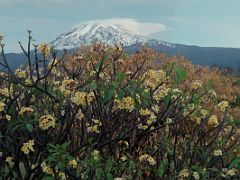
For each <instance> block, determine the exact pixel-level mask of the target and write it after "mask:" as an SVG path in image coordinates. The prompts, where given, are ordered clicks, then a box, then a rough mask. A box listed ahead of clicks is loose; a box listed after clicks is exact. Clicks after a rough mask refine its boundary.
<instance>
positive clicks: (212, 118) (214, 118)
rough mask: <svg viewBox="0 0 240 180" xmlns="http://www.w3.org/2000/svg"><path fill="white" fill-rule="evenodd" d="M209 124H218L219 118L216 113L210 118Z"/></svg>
mask: <svg viewBox="0 0 240 180" xmlns="http://www.w3.org/2000/svg"><path fill="white" fill-rule="evenodd" d="M208 124H209V125H212V126H216V125H218V118H217V116H216V115H212V116H211V117H210V118H209V120H208Z"/></svg>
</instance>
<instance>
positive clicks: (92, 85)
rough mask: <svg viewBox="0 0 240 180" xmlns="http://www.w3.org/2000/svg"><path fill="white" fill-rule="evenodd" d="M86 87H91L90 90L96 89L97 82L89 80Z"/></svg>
mask: <svg viewBox="0 0 240 180" xmlns="http://www.w3.org/2000/svg"><path fill="white" fill-rule="evenodd" d="M88 88H89V89H91V90H95V89H97V83H96V82H91V83H90V84H88Z"/></svg>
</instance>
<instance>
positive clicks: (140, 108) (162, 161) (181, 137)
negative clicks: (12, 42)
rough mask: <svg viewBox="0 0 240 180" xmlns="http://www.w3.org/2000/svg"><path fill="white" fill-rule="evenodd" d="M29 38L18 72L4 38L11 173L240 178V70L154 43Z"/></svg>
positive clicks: (3, 172) (1, 160)
mask: <svg viewBox="0 0 240 180" xmlns="http://www.w3.org/2000/svg"><path fill="white" fill-rule="evenodd" d="M1 41H2V39H1ZM31 44H32V37H31V32H29V47H27V48H26V49H28V50H25V49H24V47H23V46H22V44H21V43H20V46H21V48H22V50H23V53H25V55H26V64H25V65H23V66H21V67H19V68H18V69H16V70H13V69H11V68H10V67H9V66H8V60H7V59H6V56H5V55H4V46H3V44H2V42H1V48H2V54H1V55H2V60H3V61H2V62H1V64H0V65H1V66H2V68H3V71H2V72H1V73H0V88H1V90H0V152H1V156H0V176H1V177H3V179H109V180H111V179H116V180H117V179H237V178H239V171H240V145H239V144H240V142H239V136H240V128H239V125H240V123H239V116H238V114H239V104H238V97H239V94H238V93H239V91H237V89H238V88H239V87H238V86H237V81H239V77H237V76H235V75H224V74H223V73H221V71H219V70H214V69H213V70H211V69H208V68H206V67H200V66H194V65H192V64H191V63H189V62H188V61H186V60H183V59H182V58H181V57H178V58H179V59H178V58H177V57H167V56H166V55H164V54H158V53H155V52H153V51H152V50H150V49H147V48H142V49H140V50H139V51H138V52H137V53H135V54H132V55H127V54H126V53H125V52H124V51H123V48H122V47H121V45H116V46H108V45H104V44H100V43H96V44H93V45H91V46H85V47H82V48H81V49H79V50H77V51H76V52H74V53H67V52H66V51H64V52H63V53H62V55H59V54H58V52H57V51H56V50H55V49H54V48H53V47H50V45H48V44H46V43H42V44H40V45H34V46H33V50H32V51H31V48H32V47H31V46H30V45H31ZM210 74H211V75H210ZM234 82H235V83H234ZM221 83H224V88H225V89H228V88H229V90H222V89H223V85H222V84H221Z"/></svg>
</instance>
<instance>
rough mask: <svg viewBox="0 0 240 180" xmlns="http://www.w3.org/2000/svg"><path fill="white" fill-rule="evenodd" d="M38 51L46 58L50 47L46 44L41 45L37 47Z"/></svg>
mask: <svg viewBox="0 0 240 180" xmlns="http://www.w3.org/2000/svg"><path fill="white" fill-rule="evenodd" d="M38 51H39V52H41V53H42V54H43V55H45V56H48V55H49V53H50V47H49V45H48V44H47V43H44V42H43V43H41V44H39V45H38Z"/></svg>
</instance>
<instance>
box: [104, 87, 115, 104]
mask: <svg viewBox="0 0 240 180" xmlns="http://www.w3.org/2000/svg"><path fill="white" fill-rule="evenodd" d="M114 91H115V88H114V86H113V85H110V86H109V87H107V88H106V89H105V91H104V102H108V101H109V100H110V99H112V97H113V96H114Z"/></svg>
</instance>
